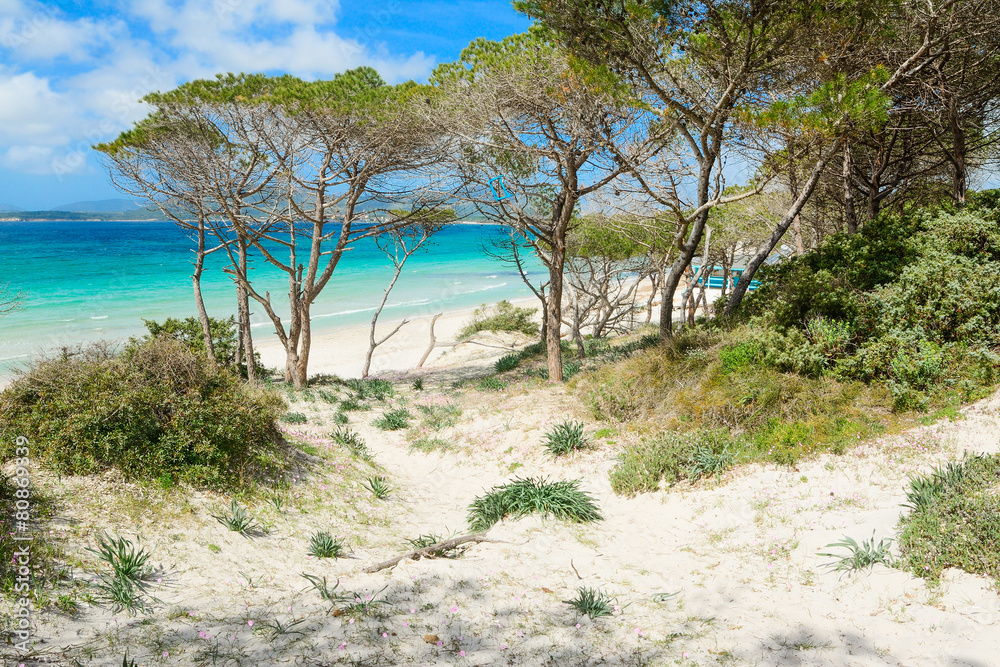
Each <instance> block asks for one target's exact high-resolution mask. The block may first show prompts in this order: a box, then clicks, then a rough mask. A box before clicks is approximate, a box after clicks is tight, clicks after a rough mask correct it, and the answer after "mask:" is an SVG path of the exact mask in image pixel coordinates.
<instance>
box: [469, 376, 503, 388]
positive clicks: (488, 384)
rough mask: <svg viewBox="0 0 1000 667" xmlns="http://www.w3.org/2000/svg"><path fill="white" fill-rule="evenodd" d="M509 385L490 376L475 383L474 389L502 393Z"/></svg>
mask: <svg viewBox="0 0 1000 667" xmlns="http://www.w3.org/2000/svg"><path fill="white" fill-rule="evenodd" d="M509 385H510V383H509V382H507V381H505V380H501V379H500V378H498V377H493V376H492V375H490V376H488V377H484V378H480V380H479V382H477V383H476V388H477V389H479V390H480V391H503V390H504V389H506V388H507V387H508V386H509Z"/></svg>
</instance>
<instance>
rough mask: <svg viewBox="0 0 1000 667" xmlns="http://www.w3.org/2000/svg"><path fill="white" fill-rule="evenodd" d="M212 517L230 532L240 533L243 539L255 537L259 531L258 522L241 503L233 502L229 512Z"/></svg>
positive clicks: (222, 512) (224, 511)
mask: <svg viewBox="0 0 1000 667" xmlns="http://www.w3.org/2000/svg"><path fill="white" fill-rule="evenodd" d="M212 517H213V518H214V519H215V520H216V521H218V522H219V523H221V524H222V525H223V526H225V527H226V528H228V529H229V530H231V531H233V532H235V533H239V534H240V535H242V536H243V537H253V535H254V533H256V532H258V531H259V527H258V526H257V522H256V521H255V520H254V518H253V517H252V516H250V514H249V513H247V511H246V510H245V509H243V508H242V507H241V506H240V504H239V503H237V502H236V501H235V500H233V501H232V502H231V503H230V505H229V511H226V510H222V511H221V512H219V513H218V514H213V515H212Z"/></svg>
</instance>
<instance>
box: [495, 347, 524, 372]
mask: <svg viewBox="0 0 1000 667" xmlns="http://www.w3.org/2000/svg"><path fill="white" fill-rule="evenodd" d="M520 363H521V355H520V354H519V353H517V352H514V353H512V354H505V355H504V356H502V357H500V358H499V359H497V361H496V363H495V364H493V367H494V368H495V369H496V371H497V373H506V372H507V371H512V370H514V369H515V368H517V366H518V364H520Z"/></svg>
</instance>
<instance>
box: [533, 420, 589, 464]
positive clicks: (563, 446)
mask: <svg viewBox="0 0 1000 667" xmlns="http://www.w3.org/2000/svg"><path fill="white" fill-rule="evenodd" d="M542 444H543V445H544V446H545V449H547V450H549V453H550V454H552V456H559V455H561V454H566V453H568V452H571V451H573V450H575V449H583V448H584V447H587V446H588V445H589V444H590V443H589V442H588V441H587V438H586V436H585V435H584V434H583V422H575V421H567V422H563V423H562V424H556V425H555V426H554V427H553V428H552V430H551V431H549V432H548V433H546V434H545V440H544V441H543V442H542Z"/></svg>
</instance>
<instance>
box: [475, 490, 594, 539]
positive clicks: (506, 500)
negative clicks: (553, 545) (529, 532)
mask: <svg viewBox="0 0 1000 667" xmlns="http://www.w3.org/2000/svg"><path fill="white" fill-rule="evenodd" d="M579 487H580V481H579V480H572V481H560V482H548V481H546V480H545V479H544V478H539V479H535V478H532V477H528V478H523V479H516V480H514V481H513V482H511V483H510V484H504V485H502V486H495V487H493V488H492V489H490V491H489V492H488V493H487V494H486V495H484V496H479V497H477V498H476V499H475V500H474V501H473V502H472V504H471V505H469V515H468V522H469V528H470V529H471V530H473V531H475V532H481V531H485V530H489V529H490V528H492V527H493V526H494V525H495V524H496V523H497V522H498V521H502V520H503V519H506V518H507V517H513V518H515V519H519V518H521V517H523V516H527V515H528V514H536V513H537V514H542V515H543V516H548V515H550V514H551V515H552V516H554V517H555V518H557V519H564V520H566V521H572V522H574V523H586V522H590V521H600V520H601V519H602V518H603V517H602V516H601V513H600V511H599V510H598V508H597V505H595V504H594V500H593V498H592V497H591V496H590V494H588V493H586V492H584V491H581V490H580V488H579Z"/></svg>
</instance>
